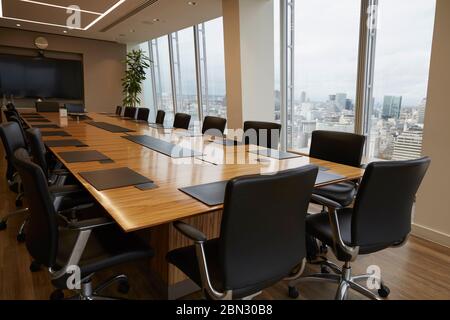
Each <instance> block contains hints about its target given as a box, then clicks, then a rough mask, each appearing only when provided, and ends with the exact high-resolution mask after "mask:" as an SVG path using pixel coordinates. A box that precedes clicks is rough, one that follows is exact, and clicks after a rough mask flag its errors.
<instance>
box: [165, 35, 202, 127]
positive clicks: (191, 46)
mask: <svg viewBox="0 0 450 320" xmlns="http://www.w3.org/2000/svg"><path fill="white" fill-rule="evenodd" d="M170 37H171V38H172V48H173V65H174V76H175V91H176V97H177V112H182V113H187V114H190V115H191V116H192V121H194V120H200V118H199V112H198V111H199V109H198V99H197V77H196V64H195V42H194V29H193V28H187V29H184V30H181V31H178V32H175V33H172V34H171V35H170Z"/></svg>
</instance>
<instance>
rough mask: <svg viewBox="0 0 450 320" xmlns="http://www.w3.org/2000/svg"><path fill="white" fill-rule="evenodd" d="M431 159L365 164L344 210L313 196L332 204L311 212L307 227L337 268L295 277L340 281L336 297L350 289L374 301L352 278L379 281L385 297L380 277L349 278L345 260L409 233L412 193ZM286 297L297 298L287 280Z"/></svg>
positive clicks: (386, 292) (386, 291)
mask: <svg viewBox="0 0 450 320" xmlns="http://www.w3.org/2000/svg"><path fill="white" fill-rule="evenodd" d="M430 162H431V160H430V159H429V158H422V159H418V160H412V161H397V162H395V161H392V162H374V163H371V164H369V165H368V167H367V169H366V172H365V174H364V177H363V179H362V182H361V186H360V187H359V190H358V194H357V196H356V200H355V205H354V207H353V208H344V207H342V206H340V205H339V203H336V202H334V201H332V200H330V199H327V198H324V197H321V196H318V195H313V198H314V199H315V200H316V201H318V202H319V203H322V204H323V205H325V206H328V207H333V208H337V209H336V210H333V212H330V213H319V214H314V215H310V216H308V217H307V219H306V231H307V233H308V234H310V235H311V236H313V237H316V238H318V239H319V240H320V241H322V242H323V243H326V244H327V245H328V246H330V247H331V248H332V249H333V253H334V254H335V256H336V258H337V259H338V260H339V261H342V262H344V263H345V264H344V266H343V267H342V270H341V269H340V268H339V267H338V266H336V265H335V264H333V263H331V262H329V261H327V262H326V263H325V265H326V266H327V267H328V268H329V269H331V271H333V272H334V273H319V274H313V275H310V276H307V277H304V278H300V279H299V280H297V281H296V282H297V283H298V282H300V281H306V280H311V279H312V280H322V281H328V282H334V283H338V284H339V288H338V291H337V293H336V299H339V300H341V299H345V298H346V297H347V293H348V289H349V288H351V289H353V290H355V291H357V292H359V293H360V294H362V295H364V296H366V297H368V298H370V299H378V296H377V295H375V294H374V293H372V292H371V291H370V290H368V289H367V288H365V287H364V286H362V285H360V284H358V283H357V281H361V280H367V279H374V280H377V281H379V283H380V289H379V290H378V294H379V296H381V297H383V298H385V297H387V296H388V295H389V293H390V291H389V288H388V287H387V286H385V285H384V283H383V282H382V280H381V279H377V278H376V277H375V278H374V276H373V275H362V276H353V275H352V269H351V265H350V262H352V261H354V260H355V259H356V258H357V257H358V255H365V254H371V253H375V252H378V251H380V250H383V249H386V248H390V247H397V246H400V245H402V244H404V243H405V242H406V241H407V239H408V235H409V233H410V232H411V215H412V208H413V204H414V201H415V195H416V193H417V190H418V189H419V186H420V184H421V182H422V180H423V178H424V176H425V174H426V172H427V170H428V167H429V165H430ZM289 295H290V296H291V297H293V298H295V297H297V296H298V291H297V289H296V288H295V283H291V284H290V288H289Z"/></svg>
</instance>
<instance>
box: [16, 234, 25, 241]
mask: <svg viewBox="0 0 450 320" xmlns="http://www.w3.org/2000/svg"><path fill="white" fill-rule="evenodd" d="M17 241H18V242H25V233H19V234H18V235H17Z"/></svg>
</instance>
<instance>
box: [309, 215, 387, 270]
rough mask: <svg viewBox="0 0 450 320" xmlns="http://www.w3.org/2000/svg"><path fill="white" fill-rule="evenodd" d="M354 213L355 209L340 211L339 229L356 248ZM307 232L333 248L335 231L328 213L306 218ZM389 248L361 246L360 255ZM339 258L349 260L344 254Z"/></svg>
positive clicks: (375, 245) (339, 255)
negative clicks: (353, 234)
mask: <svg viewBox="0 0 450 320" xmlns="http://www.w3.org/2000/svg"><path fill="white" fill-rule="evenodd" d="M352 212H353V209H351V208H345V209H342V210H339V211H338V214H337V216H338V220H339V229H340V232H341V236H342V240H343V241H344V243H345V244H346V245H348V246H356V245H357V244H354V243H352ZM306 232H307V233H308V234H309V235H311V236H313V237H315V238H317V239H319V240H320V241H321V242H323V243H325V244H326V245H327V246H330V247H333V246H334V240H333V230H332V228H331V225H330V220H329V215H328V213H327V212H324V213H318V214H311V215H308V216H307V217H306ZM387 247H389V245H387V244H373V245H362V246H361V245H360V248H359V254H370V253H373V252H376V251H379V250H382V249H385V248H387ZM336 254H337V258H338V259H339V260H342V261H346V259H347V258H348V257H347V256H345V255H344V254H342V253H340V252H338V253H336Z"/></svg>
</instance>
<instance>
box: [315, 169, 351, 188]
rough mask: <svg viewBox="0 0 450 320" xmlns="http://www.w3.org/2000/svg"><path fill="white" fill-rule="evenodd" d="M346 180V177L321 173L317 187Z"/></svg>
mask: <svg viewBox="0 0 450 320" xmlns="http://www.w3.org/2000/svg"><path fill="white" fill-rule="evenodd" d="M344 178H345V177H344V176H340V175H338V174H333V173H328V172H323V171H319V174H318V175H317V179H316V185H317V184H324V183H330V182H333V181H337V180H342V179H344Z"/></svg>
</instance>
